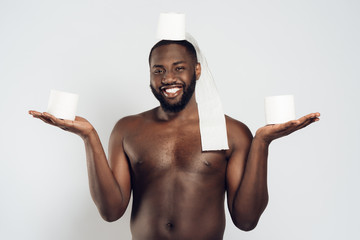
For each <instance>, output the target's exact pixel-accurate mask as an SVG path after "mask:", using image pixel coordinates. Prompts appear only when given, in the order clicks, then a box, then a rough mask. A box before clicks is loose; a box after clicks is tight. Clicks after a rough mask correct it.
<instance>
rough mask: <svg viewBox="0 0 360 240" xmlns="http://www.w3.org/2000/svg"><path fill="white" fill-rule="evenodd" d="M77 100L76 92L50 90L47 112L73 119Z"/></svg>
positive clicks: (58, 116) (62, 117)
mask: <svg viewBox="0 0 360 240" xmlns="http://www.w3.org/2000/svg"><path fill="white" fill-rule="evenodd" d="M78 101H79V95H77V94H74V93H69V92H62V91H57V90H51V91H50V97H49V103H48V108H47V112H48V113H50V114H52V115H54V116H55V117H57V118H61V119H68V120H75V116H76V109H77V104H78Z"/></svg>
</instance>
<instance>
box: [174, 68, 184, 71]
mask: <svg viewBox="0 0 360 240" xmlns="http://www.w3.org/2000/svg"><path fill="white" fill-rule="evenodd" d="M184 69H185V68H184V67H176V71H182V70H184Z"/></svg>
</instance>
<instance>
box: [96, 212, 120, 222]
mask: <svg viewBox="0 0 360 240" xmlns="http://www.w3.org/2000/svg"><path fill="white" fill-rule="evenodd" d="M124 213H125V211H124V210H118V211H100V215H101V217H102V219H104V220H105V221H107V222H115V221H116V220H118V219H120V218H121V217H122V216H123V215H124Z"/></svg>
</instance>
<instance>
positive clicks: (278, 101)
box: [265, 95, 296, 124]
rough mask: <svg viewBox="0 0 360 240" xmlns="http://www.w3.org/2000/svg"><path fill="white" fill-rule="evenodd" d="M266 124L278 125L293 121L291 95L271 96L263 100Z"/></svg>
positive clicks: (293, 110)
mask: <svg viewBox="0 0 360 240" xmlns="http://www.w3.org/2000/svg"><path fill="white" fill-rule="evenodd" d="M265 116H266V124H279V123H285V122H288V121H291V120H295V118H296V117H295V102H294V96H293V95H281V96H271V97H266V98H265Z"/></svg>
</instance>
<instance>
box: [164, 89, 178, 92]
mask: <svg viewBox="0 0 360 240" xmlns="http://www.w3.org/2000/svg"><path fill="white" fill-rule="evenodd" d="M177 91H179V88H168V89H166V90H165V92H167V93H176V92H177Z"/></svg>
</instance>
